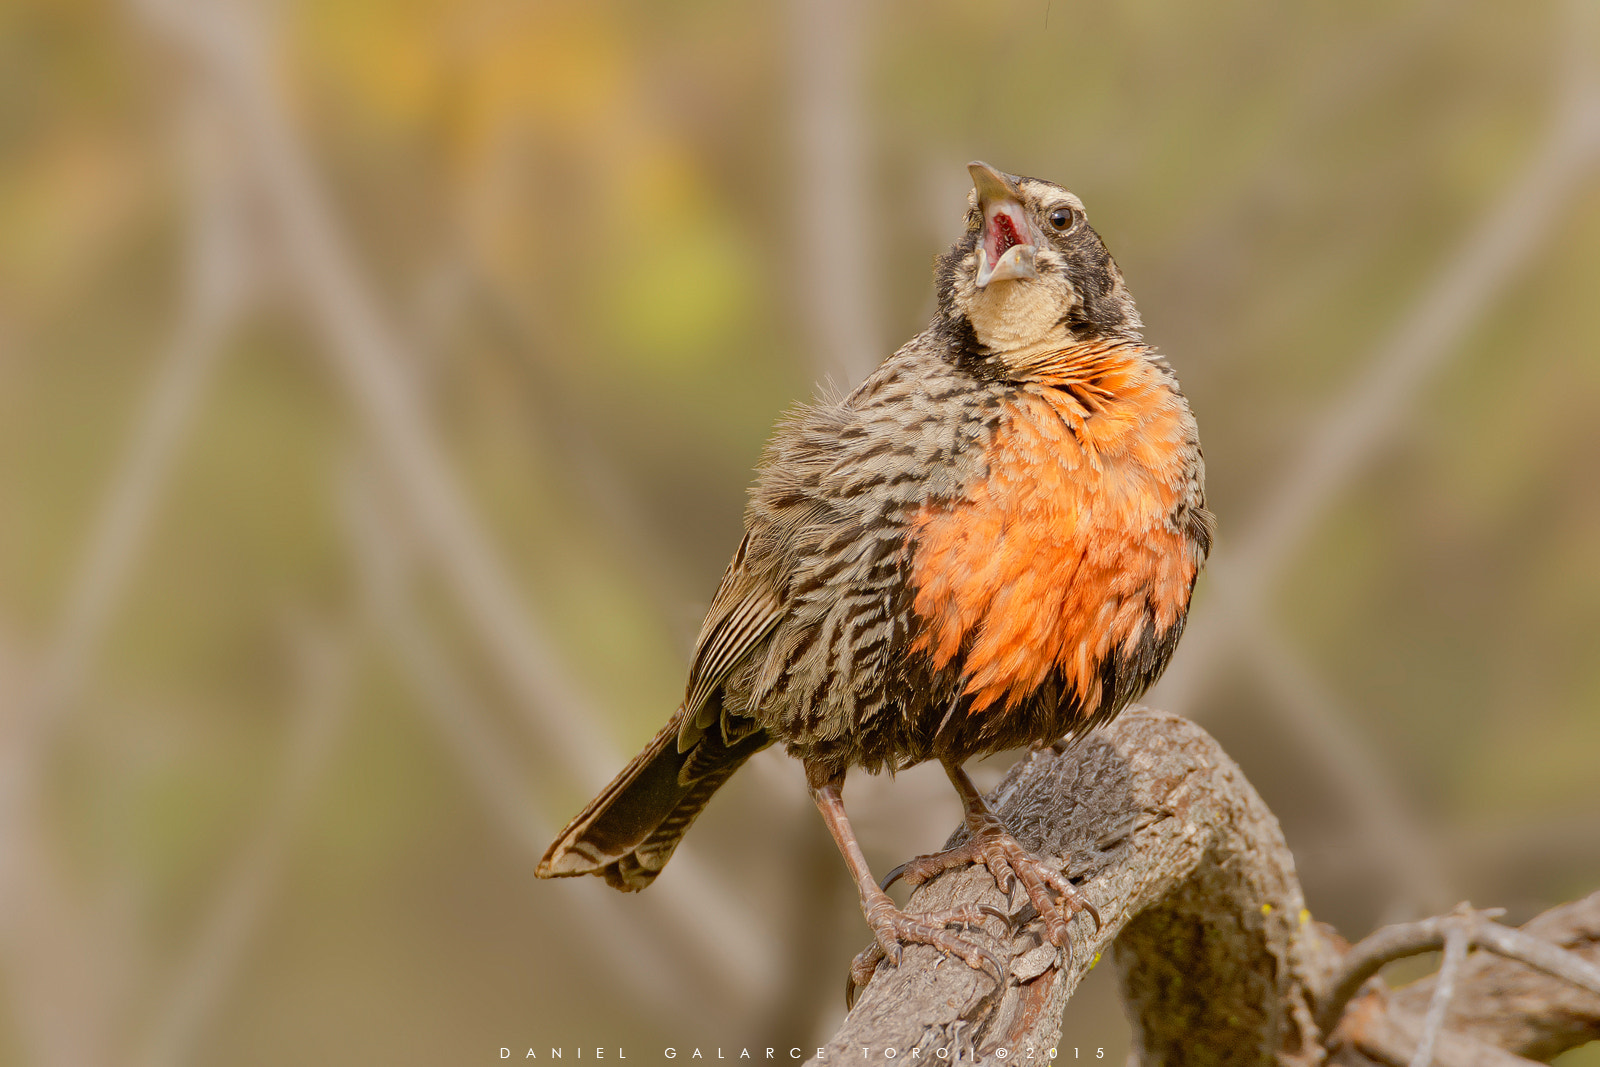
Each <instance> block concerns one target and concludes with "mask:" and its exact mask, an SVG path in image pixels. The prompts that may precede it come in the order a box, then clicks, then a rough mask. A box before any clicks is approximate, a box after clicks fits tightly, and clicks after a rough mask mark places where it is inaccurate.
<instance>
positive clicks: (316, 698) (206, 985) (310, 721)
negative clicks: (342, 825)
mask: <svg viewBox="0 0 1600 1067" xmlns="http://www.w3.org/2000/svg"><path fill="white" fill-rule="evenodd" d="M289 639H290V641H289V644H290V651H291V655H292V658H293V660H294V663H295V666H296V670H295V671H294V675H295V677H296V678H297V679H298V681H299V690H300V692H299V694H298V696H297V697H296V699H295V710H294V712H293V721H292V722H291V724H290V734H289V744H288V749H287V752H286V753H285V758H284V762H283V767H282V770H281V771H280V773H279V775H278V779H277V784H276V786H275V787H274V789H273V791H272V797H271V799H270V801H269V802H268V803H267V804H266V806H265V808H264V811H263V813H262V816H261V821H260V822H259V823H258V824H257V826H256V829H255V830H254V832H253V833H251V834H250V835H249V837H248V838H247V843H246V844H245V846H244V848H243V849H242V850H241V851H240V853H239V857H238V859H237V860H236V861H235V863H234V865H233V869H232V871H231V872H230V873H229V874H228V876H227V877H226V879H225V880H224V881H223V883H222V885H221V886H220V888H219V889H218V891H217V893H216V896H215V898H214V899H213V901H212V903H211V905H210V906H209V907H208V908H206V909H205V910H204V912H203V914H204V916H205V918H204V919H203V920H202V922H201V924H200V928H199V935H198V937H197V938H196V940H195V946H194V948H193V950H192V951H191V952H190V953H189V955H188V957H187V959H186V960H185V961H184V963H183V965H182V966H181V967H180V968H179V971H178V975H177V979H176V981H175V982H174V984H173V988H172V992H171V994H170V995H169V996H168V997H167V998H166V1001H165V1003H164V1004H163V1005H162V1007H161V1008H160V1009H158V1011H157V1013H156V1020H155V1022H154V1024H153V1026H152V1029H151V1034H152V1036H151V1038H150V1042H149V1045H148V1046H147V1047H146V1050H145V1053H144V1055H143V1056H141V1057H139V1059H138V1062H139V1063H141V1064H144V1065H145V1067H177V1065H179V1064H183V1063H188V1062H191V1061H193V1059H194V1058H195V1051H196V1049H197V1047H198V1046H199V1045H200V1043H201V1039H202V1038H203V1037H204V1031H205V1025H206V1022H207V1020H208V1019H209V1018H210V1017H211V1016H212V1015H213V1014H214V1013H215V1011H216V1008H217V1006H218V1005H219V1004H221V1003H222V1002H223V999H224V994H225V993H226V992H227V988H228V984H229V981H230V979H231V978H232V977H233V975H234V974H235V973H236V972H237V970H238V967H239V963H240V960H241V959H242V958H243V957H244V954H245V952H246V950H247V948H248V946H249V941H250V937H251V935H252V934H253V932H254V931H255V929H256V927H257V926H259V924H260V921H261V917H262V914H263V913H264V912H265V911H266V909H267V906H268V904H269V902H270V900H271V898H272V895H273V893H274V892H275V891H276V890H277V888H278V886H279V885H280V883H281V882H282V880H283V869H284V865H285V863H286V861H287V858H288V855H289V847H290V843H291V841H292V839H293V835H294V832H295V829H296V828H297V827H298V825H299V824H300V822H301V820H302V819H303V817H304V815H305V812H306V808H307V807H308V805H309V804H310V802H311V796H312V794H313V792H314V791H315V789H316V787H317V784H318V783H319V782H320V781H321V780H322V776H323V774H324V772H325V771H326V770H327V767H328V763H329V758H330V756H331V755H332V753H333V750H334V748H335V746H336V745H337V743H338V740H339V738H340V737H341V736H342V735H343V733H344V727H345V724H346V723H347V722H348V720H349V711H350V692H349V691H350V684H349V683H350V673H351V672H350V667H351V660H352V658H353V650H352V649H351V647H349V646H350V642H349V641H347V640H343V639H340V638H338V637H335V636H333V635H331V634H329V633H327V632H326V631H325V630H324V628H322V627H321V626H319V625H317V624H315V623H313V622H312V621H311V620H310V618H309V617H306V616H304V615H301V616H298V617H296V618H295V619H293V620H291V625H290V631H289Z"/></svg>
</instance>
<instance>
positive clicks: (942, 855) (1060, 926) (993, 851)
mask: <svg viewBox="0 0 1600 1067" xmlns="http://www.w3.org/2000/svg"><path fill="white" fill-rule="evenodd" d="M971 822H973V823H976V827H975V828H974V830H973V833H972V836H971V837H969V838H968V839H967V840H966V841H964V842H962V843H961V844H959V845H957V846H955V847H954V848H947V849H945V850H944V851H943V852H934V853H932V854H930V855H927V856H918V857H917V858H916V859H914V860H911V861H910V862H909V863H905V864H903V865H901V866H900V867H897V868H896V869H895V870H893V871H890V872H889V876H888V877H887V878H885V879H884V881H883V888H885V889H887V888H888V887H889V886H890V885H892V884H893V883H894V881H895V880H896V879H897V878H903V879H905V880H906V881H907V882H910V883H911V884H912V885H921V884H922V883H923V882H926V881H928V880H929V879H931V878H933V877H934V876H935V875H938V874H940V873H941V872H943V871H948V870H950V869H951V868H953V867H965V866H967V865H968V864H973V863H977V864H982V865H983V866H984V867H986V868H988V871H989V873H990V874H991V875H993V876H994V883H995V885H997V886H999V887H1000V891H1001V892H1002V893H1007V894H1009V893H1010V892H1011V885H1012V880H1013V879H1015V880H1016V881H1018V882H1020V883H1022V887H1023V889H1024V890H1026V891H1027V894H1028V899H1029V900H1030V901H1032V902H1033V907H1034V910H1035V911H1037V912H1038V913H1039V917H1040V918H1042V919H1043V920H1044V927H1045V933H1046V935H1047V936H1048V937H1049V938H1050V943H1051V944H1052V945H1055V946H1056V947H1057V948H1062V949H1066V950H1067V953H1068V955H1069V956H1070V955H1071V952H1072V935H1071V933H1070V932H1069V931H1068V924H1069V923H1070V922H1071V921H1072V918H1073V916H1075V915H1077V914H1078V913H1079V912H1087V913H1088V914H1089V916H1090V918H1092V919H1094V928H1095V929H1096V930H1099V929H1100V913H1099V911H1097V910H1096V909H1095V906H1094V905H1093V904H1091V903H1089V901H1088V900H1087V899H1085V897H1084V896H1083V894H1082V893H1079V892H1078V889H1077V887H1076V886H1074V885H1073V884H1072V883H1071V882H1069V881H1068V880H1067V878H1066V876H1065V875H1063V874H1062V873H1061V872H1060V871H1059V870H1057V869H1056V868H1055V867H1054V866H1052V865H1051V864H1050V863H1049V862H1048V861H1046V860H1045V859H1043V858H1042V857H1040V856H1037V855H1035V854H1034V853H1032V852H1029V851H1028V850H1027V849H1026V848H1024V847H1023V846H1022V843H1021V842H1020V841H1018V840H1017V839H1016V838H1015V837H1012V836H1011V832H1010V831H1009V830H1007V829H1006V828H1005V824H1004V823H1002V822H1001V821H1000V820H999V819H998V818H996V817H995V816H994V815H992V814H989V813H987V812H984V813H981V814H977V815H974V816H972V819H971ZM969 825H971V823H969ZM1063 911H1065V914H1062V913H1063Z"/></svg>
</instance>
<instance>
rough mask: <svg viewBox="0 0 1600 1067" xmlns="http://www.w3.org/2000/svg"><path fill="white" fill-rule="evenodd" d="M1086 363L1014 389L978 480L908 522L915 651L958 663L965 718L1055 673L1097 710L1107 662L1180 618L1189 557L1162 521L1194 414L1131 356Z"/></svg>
mask: <svg viewBox="0 0 1600 1067" xmlns="http://www.w3.org/2000/svg"><path fill="white" fill-rule="evenodd" d="M1089 356H1090V357H1092V358H1086V357H1084V356H1083V355H1082V354H1081V353H1080V354H1078V357H1077V358H1075V359H1074V360H1072V361H1071V362H1070V365H1064V366H1063V367H1061V368H1058V372H1057V373H1056V374H1054V375H1053V378H1054V380H1053V381H1052V380H1051V377H1052V376H1050V375H1046V376H1044V378H1043V380H1041V381H1040V382H1038V383H1032V384H1028V385H1024V386H1021V387H1020V388H1019V389H1018V391H1017V392H1016V393H1014V394H1013V395H1012V397H1010V398H1009V399H1008V400H1007V401H1006V402H1005V403H1004V404H1003V406H1002V419H1001V422H1000V424H999V425H998V427H997V428H996V431H995V435H994V440H993V443H992V444H991V446H990V448H989V452H988V456H987V458H988V461H989V463H988V468H989V470H988V475H987V477H986V478H984V479H982V480H981V481H980V482H978V483H977V484H974V485H972V486H970V487H969V488H968V492H967V495H966V497H965V499H963V500H960V501H958V502H956V503H953V504H948V505H941V506H930V507H928V508H925V509H924V511H923V512H922V514H921V515H920V516H919V518H918V522H917V547H916V550H915V555H914V557H913V563H912V581H913V583H914V586H915V600H914V606H915V610H916V613H917V615H918V616H919V618H920V621H921V623H922V625H923V628H922V630H921V631H920V633H919V634H918V636H917V638H916V639H915V641H914V645H913V647H914V648H915V649H917V650H919V651H921V652H923V653H926V654H928V655H929V656H930V657H931V658H932V661H933V664H934V666H935V669H941V670H942V669H943V668H944V667H946V666H947V665H949V664H950V663H951V662H952V661H955V660H956V659H957V657H958V655H959V656H961V659H960V661H959V666H960V670H961V672H962V677H963V679H964V682H965V692H966V693H967V694H969V695H971V697H972V701H971V704H970V707H971V710H972V711H974V712H976V711H980V710H982V709H984V708H987V707H989V706H991V705H993V704H994V703H995V702H997V701H1004V703H1005V705H1006V706H1008V707H1009V706H1013V705H1015V704H1017V703H1018V702H1020V701H1021V700H1022V699H1024V698H1025V697H1026V696H1027V695H1028V694H1029V693H1030V692H1032V691H1033V690H1034V689H1035V688H1036V687H1037V686H1038V685H1039V684H1040V683H1041V682H1043V681H1044V680H1045V679H1046V678H1047V677H1048V676H1049V674H1050V672H1051V670H1052V669H1053V668H1059V669H1060V671H1061V673H1062V676H1063V677H1064V679H1065V680H1066V684H1067V686H1068V687H1069V688H1070V689H1072V690H1074V691H1076V693H1077V695H1078V697H1079V703H1080V706H1082V707H1084V708H1088V709H1092V708H1094V707H1096V705H1097V704H1098V701H1099V698H1100V693H1099V687H1100V680H1099V667H1100V664H1101V663H1102V662H1103V661H1104V659H1105V658H1106V657H1107V656H1108V655H1110V654H1112V652H1113V651H1114V650H1118V649H1120V650H1123V651H1125V652H1131V651H1132V650H1133V649H1134V647H1135V645H1136V644H1137V643H1138V641H1139V639H1140V638H1141V636H1143V631H1144V628H1145V627H1154V628H1155V629H1156V631H1157V632H1160V631H1163V630H1165V629H1167V628H1168V627H1170V626H1172V625H1173V624H1174V623H1175V622H1177V621H1178V620H1179V619H1180V618H1181V617H1182V615H1183V613H1184V611H1185V610H1186V609H1187V607H1188V600H1189V591H1190V589H1191V587H1192V586H1193V582H1194V576H1195V570H1196V567H1197V559H1196V555H1195V552H1194V550H1193V549H1192V547H1191V546H1190V545H1189V544H1188V543H1187V542H1186V539H1185V537H1184V535H1183V534H1182V533H1180V532H1179V531H1178V530H1176V529H1173V528H1171V527H1170V526H1169V525H1168V517H1169V516H1170V515H1171V514H1172V512H1173V509H1174V507H1175V506H1176V505H1177V504H1178V503H1179V502H1180V497H1181V494H1182V493H1183V492H1185V491H1186V487H1187V484H1188V478H1189V473H1190V470H1191V468H1192V466H1193V464H1194V462H1195V461H1196V459H1197V456H1196V454H1195V446H1194V444H1193V442H1194V424H1193V420H1192V417H1191V416H1190V414H1189V410H1188V407H1187V405H1186V404H1185V403H1184V401H1183V398H1182V397H1181V396H1180V395H1179V394H1178V393H1177V392H1176V391H1175V390H1174V389H1173V388H1172V386H1171V385H1170V382H1169V379H1168V378H1167V377H1166V376H1165V375H1164V374H1163V373H1162V372H1161V371H1159V370H1158V369H1157V368H1155V367H1154V366H1152V365H1151V364H1150V363H1149V362H1147V361H1146V360H1145V359H1144V358H1143V357H1142V356H1141V355H1140V353H1139V351H1138V350H1132V351H1131V352H1130V351H1129V350H1128V349H1125V348H1118V349H1112V350H1109V351H1105V352H1094V353H1090V354H1089ZM963 652H964V655H963Z"/></svg>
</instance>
